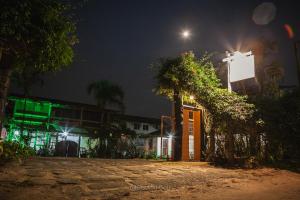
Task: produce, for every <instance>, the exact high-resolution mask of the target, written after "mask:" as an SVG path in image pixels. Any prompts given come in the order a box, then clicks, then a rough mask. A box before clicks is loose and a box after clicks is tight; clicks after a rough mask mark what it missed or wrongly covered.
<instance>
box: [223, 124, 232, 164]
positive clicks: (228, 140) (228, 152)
mask: <svg viewBox="0 0 300 200" xmlns="http://www.w3.org/2000/svg"><path fill="white" fill-rule="evenodd" d="M229 123H230V122H227V125H226V126H230V124H229ZM226 130H227V133H226V134H225V156H226V160H227V162H228V164H233V163H234V136H233V133H232V132H231V131H232V129H231V128H230V127H227V129H226Z"/></svg>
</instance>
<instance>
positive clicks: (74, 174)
mask: <svg viewBox="0 0 300 200" xmlns="http://www.w3.org/2000/svg"><path fill="white" fill-rule="evenodd" d="M270 174H271V175H270ZM276 174H277V175H278V174H280V171H279V170H273V169H266V170H264V171H261V170H260V171H259V172H257V171H255V170H241V169H236V170H228V169H221V168H215V167H211V166H209V165H208V164H207V163H199V162H198V163H197V162H193V163H188V162H162V161H147V160H110V159H85V158H82V159H78V158H33V159H29V160H27V161H26V162H24V163H23V164H21V165H17V164H16V163H9V164H8V165H5V166H0V199H1V200H11V199H28V200H37V199H38V200H40V199H41V200H44V199H60V200H64V199H72V200H77V199H83V200H96V199H199V198H200V197H199V195H202V197H203V198H204V197H206V199H210V194H212V195H213V194H214V193H215V192H216V191H219V192H221V193H223V192H222V191H224V192H225V193H226V192H227V193H228V191H229V192H230V190H234V189H237V190H239V186H240V185H242V184H243V183H247V182H249V181H250V182H251V181H252V182H253V181H254V183H256V182H262V181H264V180H265V178H268V177H270V176H276ZM293 176H294V175H293ZM296 180H300V178H299V177H298V176H297V177H296ZM299 183H300V182H299ZM231 192H232V191H231ZM293 192H294V191H293ZM296 192H297V190H296ZM298 192H299V193H296V195H299V194H300V190H299V191H298ZM225 193H224V194H225ZM215 194H217V193H215ZM299 196H300V195H299ZM203 198H201V199H203ZM213 199H218V198H217V197H216V198H213Z"/></svg>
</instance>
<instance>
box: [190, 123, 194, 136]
mask: <svg viewBox="0 0 300 200" xmlns="http://www.w3.org/2000/svg"><path fill="white" fill-rule="evenodd" d="M189 135H194V122H193V121H189Z"/></svg>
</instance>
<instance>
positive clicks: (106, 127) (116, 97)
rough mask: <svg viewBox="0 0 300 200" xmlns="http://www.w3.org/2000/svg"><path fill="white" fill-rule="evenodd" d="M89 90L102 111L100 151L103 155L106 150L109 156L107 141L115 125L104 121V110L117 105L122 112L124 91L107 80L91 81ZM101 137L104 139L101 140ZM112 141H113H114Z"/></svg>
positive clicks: (123, 108)
mask: <svg viewBox="0 0 300 200" xmlns="http://www.w3.org/2000/svg"><path fill="white" fill-rule="evenodd" d="M87 92H88V94H89V95H92V96H93V97H94V99H95V100H96V103H97V106H98V107H99V109H100V111H101V119H100V123H101V127H102V129H101V131H100V132H99V149H98V153H100V155H103V152H105V153H104V155H105V156H107V155H108V154H109V152H107V149H108V148H107V143H106V142H108V138H110V137H111V136H110V137H109V134H111V131H112V129H113V128H112V127H113V126H112V125H111V124H110V123H104V110H105V109H107V108H108V106H110V107H117V108H119V110H120V111H121V112H124V110H125V106H124V103H123V99H124V92H123V90H122V88H121V87H120V86H119V85H117V84H114V83H111V82H110V81H107V80H100V81H95V82H92V83H90V84H89V85H88V87H87ZM100 138H102V139H101V140H100ZM110 143H112V141H111V142H110Z"/></svg>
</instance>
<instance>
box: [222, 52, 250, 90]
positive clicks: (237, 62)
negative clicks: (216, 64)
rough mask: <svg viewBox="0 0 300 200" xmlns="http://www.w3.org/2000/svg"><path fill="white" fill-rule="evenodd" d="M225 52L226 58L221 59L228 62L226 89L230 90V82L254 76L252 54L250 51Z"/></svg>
mask: <svg viewBox="0 0 300 200" xmlns="http://www.w3.org/2000/svg"><path fill="white" fill-rule="evenodd" d="M226 54H227V58H225V59H223V62H227V63H228V90H229V91H230V92H231V84H230V83H232V82H237V81H241V80H244V79H249V78H254V77H255V65H254V55H253V54H252V52H251V51H249V52H247V53H241V52H239V51H236V52H234V53H231V54H230V53H228V52H226Z"/></svg>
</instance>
